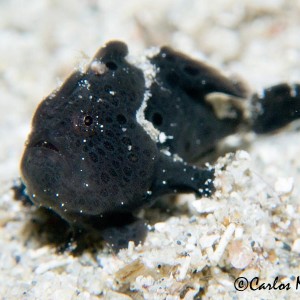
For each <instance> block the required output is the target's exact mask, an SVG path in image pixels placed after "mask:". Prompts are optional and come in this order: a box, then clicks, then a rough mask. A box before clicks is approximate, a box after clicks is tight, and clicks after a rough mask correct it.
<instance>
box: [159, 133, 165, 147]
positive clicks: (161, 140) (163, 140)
mask: <svg viewBox="0 0 300 300" xmlns="http://www.w3.org/2000/svg"><path fill="white" fill-rule="evenodd" d="M158 140H159V142H160V143H161V144H163V143H164V142H165V141H166V140H167V136H166V134H165V133H164V132H161V133H160V134H159V135H158Z"/></svg>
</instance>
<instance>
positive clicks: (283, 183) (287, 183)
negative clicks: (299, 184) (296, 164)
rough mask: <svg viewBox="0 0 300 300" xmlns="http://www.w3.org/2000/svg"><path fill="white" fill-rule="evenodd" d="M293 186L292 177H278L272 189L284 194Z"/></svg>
mask: <svg viewBox="0 0 300 300" xmlns="http://www.w3.org/2000/svg"><path fill="white" fill-rule="evenodd" d="M293 188H294V178H293V177H288V178H283V177H280V178H278V179H277V181H276V182H275V184H274V189H275V191H276V192H277V193H278V194H279V195H286V194H289V193H291V192H292V190H293Z"/></svg>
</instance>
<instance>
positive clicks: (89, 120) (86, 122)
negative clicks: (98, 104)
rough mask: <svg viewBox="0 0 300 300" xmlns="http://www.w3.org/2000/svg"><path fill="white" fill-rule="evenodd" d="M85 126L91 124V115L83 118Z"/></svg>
mask: <svg viewBox="0 0 300 300" xmlns="http://www.w3.org/2000/svg"><path fill="white" fill-rule="evenodd" d="M83 122H84V124H85V126H91V125H92V124H93V117H91V116H89V115H87V116H85V117H84V118H83Z"/></svg>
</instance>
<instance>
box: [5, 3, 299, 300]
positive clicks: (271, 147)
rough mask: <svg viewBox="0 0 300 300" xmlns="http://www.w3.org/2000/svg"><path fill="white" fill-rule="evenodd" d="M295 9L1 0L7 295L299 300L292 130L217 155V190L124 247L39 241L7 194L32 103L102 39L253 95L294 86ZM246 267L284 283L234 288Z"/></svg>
mask: <svg viewBox="0 0 300 300" xmlns="http://www.w3.org/2000/svg"><path fill="white" fill-rule="evenodd" d="M299 15H300V2H299V1H294V0H289V1H288V0H287V1H284V0H264V1H261V0H251V1H233V0H224V1H222V0H218V1H198V0H189V1H187V0H181V1H180V0H178V1H171V0H165V1H160V0H151V1H150V0H149V1H140V0H127V1H115V0H112V1H105V0H98V1H97V0H85V1H75V0H74V1H71V0H66V1H51V0H48V1H41V0H32V1H27V2H25V1H21V0H10V1H8V0H7V1H5V0H2V1H0V122H1V126H0V135H1V139H0V140H1V146H0V147H1V148H0V181H1V183H0V192H1V195H0V299H99V298H104V299H124V300H125V299H168V300H171V299H172V300H173V299H174V300H175V299H176V300H177V299H200V298H202V299H209V298H214V299H274V298H279V299H298V298H299V292H300V286H299V288H298V290H297V289H296V282H297V276H300V232H299V230H300V229H299V228H300V187H299V186H300V173H299V170H300V160H299V148H300V134H299V131H297V126H294V127H293V128H292V129H289V130H285V131H282V132H280V133H278V134H277V135H272V136H269V137H266V136H264V137H259V138H254V142H253V143H252V144H251V146H250V147H248V148H247V149H244V150H246V151H247V152H246V151H240V152H237V153H236V154H232V155H228V156H227V157H225V158H220V160H219V162H218V166H221V165H222V164H226V168H225V169H224V170H223V171H219V172H218V177H217V180H216V185H217V192H216V193H215V195H214V196H213V197H212V199H196V198H195V197H194V196H193V195H183V196H181V197H179V198H178V200H177V202H176V203H175V204H174V205H176V206H177V207H178V209H177V212H176V214H174V215H172V213H170V214H169V215H168V217H167V218H166V217H165V214H164V217H161V218H160V215H157V214H159V213H160V211H159V210H157V211H154V212H155V214H156V218H155V220H157V221H155V222H157V223H155V222H154V223H152V224H151V225H153V226H154V228H155V230H154V231H151V232H149V233H148V235H147V238H146V241H145V243H144V244H143V245H139V246H137V247H135V246H134V245H133V244H132V243H129V245H128V249H124V250H121V251H120V252H119V253H117V254H112V253H110V252H109V251H107V249H101V248H99V249H97V250H96V252H93V254H91V252H89V251H85V252H84V253H83V254H82V255H79V256H72V255H71V254H70V253H69V252H65V253H63V254H57V252H56V248H55V247H54V246H53V245H50V244H43V245H41V244H40V243H38V241H37V237H36V236H35V237H34V236H33V235H32V234H31V232H30V230H28V228H27V227H28V223H30V222H31V221H30V220H31V213H30V210H32V209H30V208H28V207H25V206H23V205H22V204H21V203H20V202H17V201H15V200H13V198H12V192H11V191H10V190H9V189H10V187H11V186H12V182H13V180H14V179H15V178H17V177H18V176H19V169H18V168H19V166H18V165H19V161H20V156H21V153H22V150H23V145H24V141H25V139H26V136H27V134H28V132H29V130H30V121H31V117H32V114H33V112H34V110H35V108H36V106H37V104H38V103H39V102H40V100H41V99H42V98H43V97H44V96H46V95H47V94H48V93H50V92H51V90H52V89H54V88H55V87H56V86H57V85H58V84H59V83H60V82H61V81H62V80H63V79H64V78H65V77H66V76H67V75H68V74H69V73H70V72H71V71H72V70H73V68H74V67H76V66H78V64H79V63H80V62H83V61H85V60H86V59H87V58H90V57H91V56H92V55H93V54H94V52H95V51H96V50H97V48H98V47H100V46H101V45H103V44H104V43H105V42H106V41H109V40H110V39H122V40H124V41H125V42H127V43H128V45H129V48H130V53H131V54H133V55H139V54H138V53H142V52H143V51H144V49H146V48H148V47H151V46H159V45H163V44H165V45H170V46H172V47H174V48H176V49H179V50H181V51H184V52H186V53H188V54H190V55H193V56H194V57H198V58H202V59H205V60H207V61H208V62H209V63H211V64H212V65H214V66H216V67H217V68H221V69H222V70H223V71H225V72H226V73H227V74H229V75H234V76H240V77H241V78H244V80H245V81H246V82H247V83H248V85H249V87H250V88H251V89H253V90H259V89H260V88H261V87H264V86H269V85H272V84H276V83H278V82H282V81H288V82H296V81H299V82H300V38H299V31H300V19H299ZM298 127H299V126H298ZM149 214H150V213H149ZM150 215H151V214H150ZM241 276H242V277H245V278H247V279H248V280H251V279H252V278H254V277H259V279H260V283H271V284H272V283H273V282H274V279H275V278H276V277H278V282H277V284H276V287H279V285H280V284H282V285H281V286H282V287H283V286H285V288H284V289H283V290H281V291H279V289H274V288H273V289H271V290H255V291H254V290H251V289H250V288H247V289H246V290H245V291H237V290H236V289H235V288H234V281H235V279H236V278H238V277H241ZM288 284H289V285H290V289H288ZM240 286H241V285H240ZM254 287H256V286H254Z"/></svg>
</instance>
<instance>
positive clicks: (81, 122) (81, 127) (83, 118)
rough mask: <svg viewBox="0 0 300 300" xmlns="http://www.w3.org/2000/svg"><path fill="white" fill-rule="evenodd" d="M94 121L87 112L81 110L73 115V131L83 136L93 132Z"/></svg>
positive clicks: (94, 127)
mask: <svg viewBox="0 0 300 300" xmlns="http://www.w3.org/2000/svg"><path fill="white" fill-rule="evenodd" d="M96 123H97V122H96V121H95V118H94V117H93V116H92V115H91V114H90V113H87V112H81V113H80V114H79V115H75V116H74V117H73V126H74V129H75V131H76V132H77V133H78V134H80V135H83V136H90V135H93V134H95V129H96Z"/></svg>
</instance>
